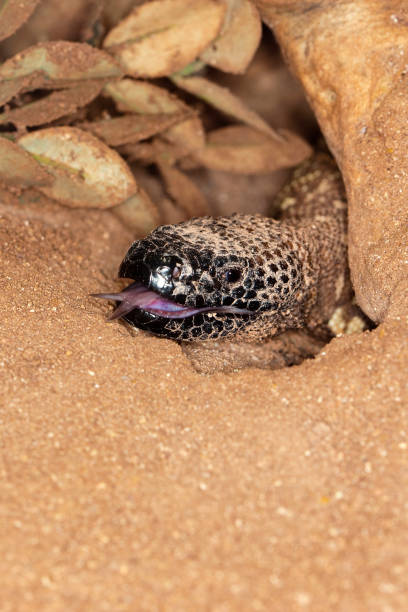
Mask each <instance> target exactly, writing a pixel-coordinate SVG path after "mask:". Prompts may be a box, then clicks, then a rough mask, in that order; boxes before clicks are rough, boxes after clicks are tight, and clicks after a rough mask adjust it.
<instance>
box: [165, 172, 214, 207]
mask: <svg viewBox="0 0 408 612" xmlns="http://www.w3.org/2000/svg"><path fill="white" fill-rule="evenodd" d="M158 167H159V170H160V172H161V174H162V177H163V178H164V181H165V183H166V187H167V191H168V192H169V194H170V195H171V197H172V198H173V200H174V201H175V202H176V204H177V205H178V206H180V207H181V208H182V209H183V210H184V212H185V213H186V215H187V217H202V216H204V215H209V214H210V209H209V206H208V203H207V200H206V199H205V197H204V195H203V194H202V193H201V191H200V190H199V189H198V187H197V186H196V185H195V184H194V183H193V181H192V180H191V179H190V178H188V176H186V175H185V174H184V173H183V172H180V170H177V168H174V167H172V166H170V165H169V164H166V163H164V162H160V163H159V164H158Z"/></svg>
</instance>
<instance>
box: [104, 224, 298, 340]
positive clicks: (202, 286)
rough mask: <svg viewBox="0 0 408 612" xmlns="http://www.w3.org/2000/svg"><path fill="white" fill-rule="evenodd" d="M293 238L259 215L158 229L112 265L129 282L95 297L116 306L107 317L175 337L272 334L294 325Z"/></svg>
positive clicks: (287, 230)
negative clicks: (129, 283)
mask: <svg viewBox="0 0 408 612" xmlns="http://www.w3.org/2000/svg"><path fill="white" fill-rule="evenodd" d="M297 240H298V239H297V237H296V232H295V230H293V229H291V228H290V227H287V226H286V225H285V224H282V223H280V222H278V221H275V220H273V219H269V218H264V217H261V216H250V215H239V214H236V215H232V216H231V217H220V218H211V217H201V218H197V219H191V220H189V221H186V222H184V223H179V224H177V225H164V226H160V227H158V228H157V229H155V230H154V231H153V232H152V233H151V234H149V235H148V236H147V237H146V238H144V239H143V240H138V241H136V242H134V243H133V244H132V245H131V247H130V248H129V250H128V252H127V254H126V256H125V258H124V260H123V262H122V264H121V266H120V269H119V276H120V277H122V278H129V279H132V280H133V283H132V284H131V285H130V286H129V287H127V288H126V289H125V290H124V291H122V292H120V293H107V294H97V295H96V297H102V298H106V299H111V300H114V301H116V302H118V303H119V305H118V306H117V308H116V310H115V311H114V312H113V314H112V316H111V317H110V318H111V319H115V318H120V317H122V318H123V319H124V320H126V321H127V322H128V323H130V324H131V325H134V326H135V327H138V328H140V329H144V330H148V331H150V332H152V333H154V334H156V335H159V336H164V337H167V338H172V339H175V340H181V341H194V340H207V339H220V338H232V337H239V338H240V339H241V338H250V337H251V336H252V337H253V336H256V338H257V339H258V338H259V337H262V336H265V335H273V334H274V333H279V332H280V331H283V329H286V328H288V327H296V326H297V324H298V323H299V321H298V313H299V305H300V304H301V303H302V302H303V301H304V292H303V291H302V289H303V286H304V275H303V268H302V258H301V257H302V253H299V248H298V246H299V245H298V244H297ZM300 250H301V249H300ZM303 255H304V254H303ZM294 313H295V314H294Z"/></svg>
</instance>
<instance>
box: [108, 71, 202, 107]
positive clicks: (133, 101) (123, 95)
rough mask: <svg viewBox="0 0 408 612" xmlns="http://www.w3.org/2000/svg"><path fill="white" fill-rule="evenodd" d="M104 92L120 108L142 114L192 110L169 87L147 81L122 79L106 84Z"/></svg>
mask: <svg viewBox="0 0 408 612" xmlns="http://www.w3.org/2000/svg"><path fill="white" fill-rule="evenodd" d="M104 92H105V93H106V94H108V95H109V96H110V97H111V98H113V100H114V101H115V104H116V106H117V108H118V110H120V111H123V112H133V113H141V114H146V115H147V114H155V113H169V114H172V113H178V112H180V111H189V112H191V111H190V109H189V107H188V106H187V104H184V102H182V101H181V100H179V99H178V98H177V96H174V95H173V94H171V93H169V92H168V91H167V89H163V88H162V87H158V86H157V85H152V84H151V83H148V82H146V81H135V80H134V79H121V80H120V81H117V82H115V83H108V84H107V85H105V88H104Z"/></svg>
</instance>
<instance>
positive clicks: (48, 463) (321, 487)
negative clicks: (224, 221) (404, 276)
mask: <svg viewBox="0 0 408 612" xmlns="http://www.w3.org/2000/svg"><path fill="white" fill-rule="evenodd" d="M0 212H1V219H0V220H1V224H0V250H1V262H2V274H1V292H0V301H1V306H0V307H1V312H2V316H1V338H0V342H1V349H0V351H1V355H0V376H1V389H0V393H1V396H0V402H1V431H2V455H1V460H2V464H1V480H0V500H1V502H0V503H1V505H0V508H1V518H2V520H1V521H0V542H1V549H0V575H1V585H2V586H1V602H0V610H1V611H2V612H5V611H7V612H8V611H10V612H11V611H12V612H15V611H30V612H32V611H33V610H42V611H47V612H48V611H62V610H87V611H88V610H98V611H99V610H101V611H102V610H106V611H109V612H110V611H113V610H114V611H115V612H116V611H120V610H126V611H128V610H129V611H130V610H132V611H133V610H143V611H144V610H146V611H150V610H171V611H173V610H177V611H179V610H186V611H187V610H216V611H217V612H227V611H230V610H234V611H235V610H274V611H275V610H276V611H280V610H282V611H287V610H313V611H320V610H322V611H326V610H342V611H350V610H353V611H356V610H358V611H360V610H364V611H365V610H370V611H377V610H378V611H381V612H385V611H387V612H388V611H394V610H406V609H407V601H408V600H407V586H408V585H407V581H408V578H407V576H408V560H407V554H406V551H407V547H408V538H407V534H408V502H407V490H408V469H407V459H408V423H407V412H406V408H407V405H408V388H407V374H406V363H407V357H408V356H407V350H408V349H407V342H406V325H407V321H406V320H405V321H403V320H402V319H397V318H395V319H393V320H391V319H390V320H389V322H388V323H386V324H383V325H381V326H380V327H379V328H378V329H377V330H375V331H373V332H365V333H363V334H361V335H356V336H349V337H344V338H337V339H335V340H333V341H332V342H331V343H330V344H329V345H328V346H327V348H326V350H325V351H324V352H323V353H321V354H320V355H319V356H318V357H317V358H316V359H314V360H309V361H307V362H305V363H303V364H302V365H301V366H299V367H293V368H287V369H284V370H278V371H271V372H269V371H261V370H242V371H240V372H236V373H233V374H218V375H213V376H201V375H199V374H197V373H196V372H195V371H194V370H193V369H192V368H191V365H190V363H189V362H188V360H187V358H186V357H185V356H184V355H183V353H182V351H181V350H180V348H179V346H178V345H177V344H175V343H173V342H171V341H167V340H163V339H157V338H154V337H151V336H149V335H147V334H145V333H143V332H138V331H131V330H129V329H128V328H126V327H125V326H123V325H121V324H118V323H117V322H116V323H113V324H107V323H106V322H105V318H104V317H105V314H106V312H107V311H108V310H109V307H108V305H107V304H105V303H101V302H97V301H96V300H93V299H91V298H88V295H87V294H88V293H89V292H91V291H99V290H101V289H105V288H108V287H111V286H112V285H111V278H113V277H114V276H115V273H116V269H117V265H118V263H119V262H120V260H121V258H122V256H123V253H124V252H125V250H126V249H127V246H128V244H129V242H130V240H131V236H130V235H128V234H126V232H124V230H123V228H122V227H121V226H120V225H119V223H118V221H117V220H115V219H114V217H113V216H112V215H111V214H110V213H109V212H103V211H102V212H98V211H80V210H79V211H78V210H76V211H72V210H69V209H64V208H62V207H61V208H60V207H57V206H55V207H53V208H51V207H48V206H46V205H42V207H41V208H40V206H39V205H37V206H34V205H33V206H30V207H23V206H21V207H18V206H14V207H12V206H11V205H10V206H6V205H4V206H2V208H1V209H0ZM404 338H405V339H404Z"/></svg>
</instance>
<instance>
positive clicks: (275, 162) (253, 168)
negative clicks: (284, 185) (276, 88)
mask: <svg viewBox="0 0 408 612" xmlns="http://www.w3.org/2000/svg"><path fill="white" fill-rule="evenodd" d="M279 134H280V135H281V136H282V141H281V142H277V141H276V140H274V139H271V138H268V137H267V136H265V135H264V134H261V133H260V132H258V131H257V130H253V129H252V128H249V127H245V126H229V127H226V128H221V129H219V130H215V131H214V132H210V133H209V135H208V144H207V146H206V147H205V148H204V149H202V150H201V151H197V152H196V153H194V154H193V156H192V158H193V160H194V161H195V162H199V164H202V165H203V166H206V167H207V168H211V169H212V170H223V171H225V172H236V173H238V174H263V173H267V172H273V171H275V170H278V169H279V168H288V167H291V166H295V165H296V164H299V163H300V162H302V161H303V160H304V159H306V158H307V157H309V155H310V154H311V152H312V149H311V147H310V146H309V145H308V144H307V143H306V142H305V141H304V140H303V139H302V138H300V137H299V136H297V135H296V134H293V133H292V132H289V131H286V130H282V131H280V132H279ZM187 165H188V167H191V166H190V165H189V164H188V162H187ZM187 165H186V166H184V167H187Z"/></svg>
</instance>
